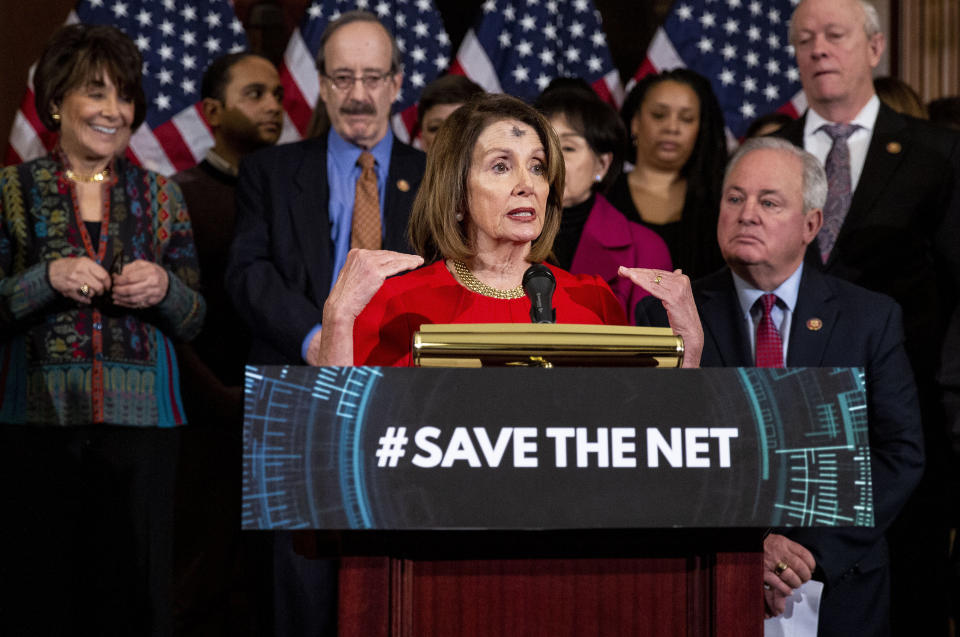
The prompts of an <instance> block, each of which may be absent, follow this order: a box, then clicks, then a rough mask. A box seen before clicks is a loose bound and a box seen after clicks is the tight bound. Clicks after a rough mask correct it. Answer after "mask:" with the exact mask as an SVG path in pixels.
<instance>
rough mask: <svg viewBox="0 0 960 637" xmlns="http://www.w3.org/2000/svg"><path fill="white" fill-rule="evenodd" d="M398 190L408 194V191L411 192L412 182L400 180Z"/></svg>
mask: <svg viewBox="0 0 960 637" xmlns="http://www.w3.org/2000/svg"><path fill="white" fill-rule="evenodd" d="M397 190H399V191H400V192H407V191H408V190H410V182H409V181H407V180H406V179H398V180H397Z"/></svg>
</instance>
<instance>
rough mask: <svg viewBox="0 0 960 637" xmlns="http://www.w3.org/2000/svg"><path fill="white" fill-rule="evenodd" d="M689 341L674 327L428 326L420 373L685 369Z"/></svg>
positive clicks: (416, 342) (420, 342)
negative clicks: (514, 369) (519, 368)
mask: <svg viewBox="0 0 960 637" xmlns="http://www.w3.org/2000/svg"><path fill="white" fill-rule="evenodd" d="M682 363H683V338H682V337H680V336H677V335H676V334H674V333H673V332H672V331H671V330H670V328H668V327H627V326H620V325H569V324H533V323H476V324H475V323H463V324H449V325H422V326H421V327H420V331H419V332H416V333H414V335H413V364H414V365H416V366H417V367H490V366H523V367H554V366H558V367H559V366H585V367H590V366H594V367H680V365H681V364H682Z"/></svg>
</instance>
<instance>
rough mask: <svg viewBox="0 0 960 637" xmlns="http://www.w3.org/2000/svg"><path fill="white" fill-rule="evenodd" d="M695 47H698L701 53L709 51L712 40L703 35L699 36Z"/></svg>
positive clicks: (711, 46) (711, 47) (711, 48)
mask: <svg viewBox="0 0 960 637" xmlns="http://www.w3.org/2000/svg"><path fill="white" fill-rule="evenodd" d="M697 48H698V49H700V52H701V53H709V52H710V51H713V40H711V39H710V38H708V37H706V36H704V37H702V38H700V41H699V42H697Z"/></svg>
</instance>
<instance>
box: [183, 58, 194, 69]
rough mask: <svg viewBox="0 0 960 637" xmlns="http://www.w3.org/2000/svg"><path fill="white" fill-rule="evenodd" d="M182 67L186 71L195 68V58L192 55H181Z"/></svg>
mask: <svg viewBox="0 0 960 637" xmlns="http://www.w3.org/2000/svg"><path fill="white" fill-rule="evenodd" d="M183 68H185V69H187V70H188V71H192V70H193V69H195V68H197V58H196V56H194V55H184V56H183Z"/></svg>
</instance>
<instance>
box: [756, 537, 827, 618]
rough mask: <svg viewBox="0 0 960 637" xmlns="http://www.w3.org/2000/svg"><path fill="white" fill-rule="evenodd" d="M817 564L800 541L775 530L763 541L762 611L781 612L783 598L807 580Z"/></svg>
mask: <svg viewBox="0 0 960 637" xmlns="http://www.w3.org/2000/svg"><path fill="white" fill-rule="evenodd" d="M816 567H817V562H816V560H814V559H813V554H811V553H810V551H808V550H807V549H806V548H804V547H803V546H802V545H801V544H798V543H796V542H794V541H793V540H791V539H789V538H786V537H784V536H782V535H779V534H777V533H771V534H770V535H768V536H767V537H766V539H764V541H763V596H764V605H765V609H764V610H765V612H766V613H767V616H768V617H774V616H776V615H779V614H780V613H782V612H783V610H784V606H785V605H786V601H787V600H786V598H787V597H790V595H791V594H792V593H793V590H794V589H796V588H800V586H801V585H802V584H803V583H804V582H806V581H808V580H809V579H810V577H811V576H812V575H813V570H814V569H815V568H816Z"/></svg>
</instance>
